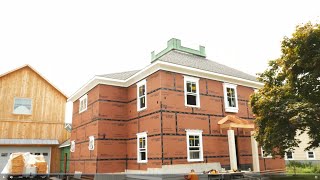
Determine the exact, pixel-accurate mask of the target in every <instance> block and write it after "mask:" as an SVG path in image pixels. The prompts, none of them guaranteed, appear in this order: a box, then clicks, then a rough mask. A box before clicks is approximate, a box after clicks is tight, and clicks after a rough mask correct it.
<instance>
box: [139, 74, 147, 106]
mask: <svg viewBox="0 0 320 180" xmlns="http://www.w3.org/2000/svg"><path fill="white" fill-rule="evenodd" d="M141 86H144V87H145V88H144V91H145V92H144V95H142V96H141V97H140V96H139V88H140V87H141ZM142 97H144V99H145V103H144V105H145V106H144V107H143V108H140V98H142ZM145 109H147V80H146V79H144V80H142V81H140V82H138V83H137V111H142V110H145Z"/></svg>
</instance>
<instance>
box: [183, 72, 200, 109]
mask: <svg viewBox="0 0 320 180" xmlns="http://www.w3.org/2000/svg"><path fill="white" fill-rule="evenodd" d="M187 81H191V82H194V83H196V91H197V93H196V94H197V98H196V103H197V105H195V106H194V105H189V104H187ZM183 83H184V105H185V106H188V107H196V108H200V92H199V78H195V77H190V76H184V81H183Z"/></svg>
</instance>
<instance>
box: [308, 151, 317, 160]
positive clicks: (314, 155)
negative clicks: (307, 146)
mask: <svg viewBox="0 0 320 180" xmlns="http://www.w3.org/2000/svg"><path fill="white" fill-rule="evenodd" d="M309 152H312V153H313V158H310V157H309ZM306 154H307V159H308V160H315V159H316V153H315V152H314V151H307V152H306Z"/></svg>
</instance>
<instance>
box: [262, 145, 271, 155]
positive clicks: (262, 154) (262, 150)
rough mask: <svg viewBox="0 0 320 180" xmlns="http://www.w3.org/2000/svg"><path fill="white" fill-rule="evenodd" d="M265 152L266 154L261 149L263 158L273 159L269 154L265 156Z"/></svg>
mask: <svg viewBox="0 0 320 180" xmlns="http://www.w3.org/2000/svg"><path fill="white" fill-rule="evenodd" d="M263 152H264V150H263V148H262V147H261V157H262V158H272V155H271V154H268V155H266V156H265V155H264V153H263Z"/></svg>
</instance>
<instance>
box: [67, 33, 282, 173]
mask: <svg viewBox="0 0 320 180" xmlns="http://www.w3.org/2000/svg"><path fill="white" fill-rule="evenodd" d="M133 59H134V57H133ZM261 86H262V84H261V83H259V82H257V80H256V78H255V77H254V76H251V75H248V74H246V73H243V72H241V71H239V70H236V69H233V68H230V67H227V66H225V65H222V64H219V63H216V62H214V61H210V60H208V59H206V55H205V48H204V47H202V46H200V50H194V49H190V48H186V47H183V46H181V42H180V40H178V39H171V40H169V41H168V46H167V48H166V49H164V50H163V51H161V52H160V53H158V54H155V53H154V52H153V53H152V60H151V64H150V65H148V66H147V67H145V68H144V69H142V70H137V71H128V72H122V73H114V74H106V75H98V76H95V77H94V78H93V79H92V80H91V81H89V82H88V83H87V84H85V85H84V86H83V87H82V88H80V89H79V90H78V91H77V92H75V93H74V94H73V95H72V96H71V97H70V98H69V100H68V101H71V102H73V118H72V119H73V122H72V123H73V124H72V133H71V138H70V140H71V160H70V172H75V171H80V172H83V173H113V172H127V173H130V172H137V171H139V172H148V173H156V172H157V173H159V172H160V173H165V172H168V171H166V170H171V172H178V169H179V168H178V166H177V165H179V164H180V165H181V164H183V165H184V168H186V169H188V171H190V169H191V168H196V171H200V170H201V167H204V166H206V165H208V166H209V167H210V166H211V168H210V169H212V168H215V167H218V166H213V165H215V164H221V166H222V167H224V168H226V169H243V170H247V169H249V168H251V169H252V170H254V171H260V170H261V171H262V170H265V167H264V164H266V163H267V164H268V165H269V166H270V167H272V168H269V167H267V169H281V168H284V167H285V163H284V160H283V159H279V158H276V159H272V158H262V156H261V151H260V150H259V149H260V147H258V145H257V142H256V141H255V140H254V138H253V136H251V135H252V133H253V130H254V124H253V119H254V117H253V114H252V111H251V108H250V106H249V96H250V94H251V93H253V92H254V89H255V88H259V87H261ZM199 163H200V164H199ZM208 166H206V167H208ZM186 169H184V171H183V172H184V173H186V172H188V171H186ZM180 170H181V168H180Z"/></svg>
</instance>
